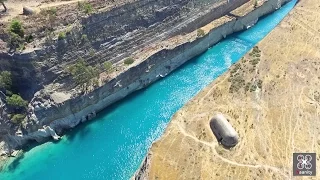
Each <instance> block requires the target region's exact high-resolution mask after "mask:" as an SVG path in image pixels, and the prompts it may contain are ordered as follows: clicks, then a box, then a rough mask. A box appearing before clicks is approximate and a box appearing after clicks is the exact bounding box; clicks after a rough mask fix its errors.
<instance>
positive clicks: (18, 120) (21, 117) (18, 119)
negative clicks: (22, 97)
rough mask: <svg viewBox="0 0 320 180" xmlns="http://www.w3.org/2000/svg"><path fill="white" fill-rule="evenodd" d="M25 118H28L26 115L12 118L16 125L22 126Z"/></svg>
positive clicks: (16, 115) (17, 115)
mask: <svg viewBox="0 0 320 180" xmlns="http://www.w3.org/2000/svg"><path fill="white" fill-rule="evenodd" d="M25 117H26V115H24V114H15V115H13V117H12V118H11V121H12V122H13V123H15V124H20V123H21V122H22V121H23V120H24V118H25Z"/></svg>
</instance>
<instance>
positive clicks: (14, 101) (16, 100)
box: [6, 94, 28, 108]
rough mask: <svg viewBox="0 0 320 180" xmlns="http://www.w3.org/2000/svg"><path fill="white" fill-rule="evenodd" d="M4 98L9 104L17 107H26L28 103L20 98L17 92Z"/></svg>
mask: <svg viewBox="0 0 320 180" xmlns="http://www.w3.org/2000/svg"><path fill="white" fill-rule="evenodd" d="M6 100H7V103H8V104H9V105H10V106H14V107H18V108H26V107H27V105H28V102H27V101H25V100H24V99H22V97H21V96H19V95H18V94H13V95H12V96H10V97H7V99H6Z"/></svg>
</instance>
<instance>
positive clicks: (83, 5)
mask: <svg viewBox="0 0 320 180" xmlns="http://www.w3.org/2000/svg"><path fill="white" fill-rule="evenodd" d="M78 7H79V9H81V10H82V11H83V12H84V13H86V14H91V13H92V12H93V7H92V5H91V4H90V3H88V2H80V1H79V2H78Z"/></svg>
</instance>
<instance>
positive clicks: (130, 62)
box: [124, 57, 134, 65]
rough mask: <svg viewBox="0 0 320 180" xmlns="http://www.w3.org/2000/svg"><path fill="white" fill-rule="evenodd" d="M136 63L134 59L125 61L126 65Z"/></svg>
mask: <svg viewBox="0 0 320 180" xmlns="http://www.w3.org/2000/svg"><path fill="white" fill-rule="evenodd" d="M133 62H134V59H133V58H131V57H129V58H127V59H125V60H124V64H125V65H129V64H132V63H133Z"/></svg>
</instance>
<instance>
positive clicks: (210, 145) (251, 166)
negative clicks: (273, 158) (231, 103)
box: [173, 122, 290, 179]
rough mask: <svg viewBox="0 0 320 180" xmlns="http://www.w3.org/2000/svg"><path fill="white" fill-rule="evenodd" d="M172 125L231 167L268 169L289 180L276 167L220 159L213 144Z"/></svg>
mask: <svg viewBox="0 0 320 180" xmlns="http://www.w3.org/2000/svg"><path fill="white" fill-rule="evenodd" d="M173 124H175V125H176V126H177V127H178V128H179V130H180V132H181V133H182V134H183V135H184V136H186V137H190V138H191V139H193V140H195V141H196V142H199V143H201V144H204V145H206V146H209V147H211V148H212V149H213V152H214V156H217V157H218V158H219V159H221V160H222V161H223V162H226V163H229V164H232V165H235V166H240V167H248V168H256V169H259V168H265V169H270V170H272V171H275V172H277V173H279V174H281V175H282V176H284V177H285V178H286V179H290V178H289V176H288V175H286V174H285V173H283V171H282V170H281V169H279V168H277V167H273V166H269V165H260V164H256V165H253V164H242V163H238V162H235V161H231V160H229V159H226V158H224V157H222V156H221V155H219V154H218V153H217V151H216V150H215V146H214V144H213V142H211V143H209V142H206V141H202V140H200V139H198V138H196V137H194V136H192V135H190V134H189V133H187V132H186V130H185V129H184V128H182V127H181V126H180V124H178V123H176V122H173Z"/></svg>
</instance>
